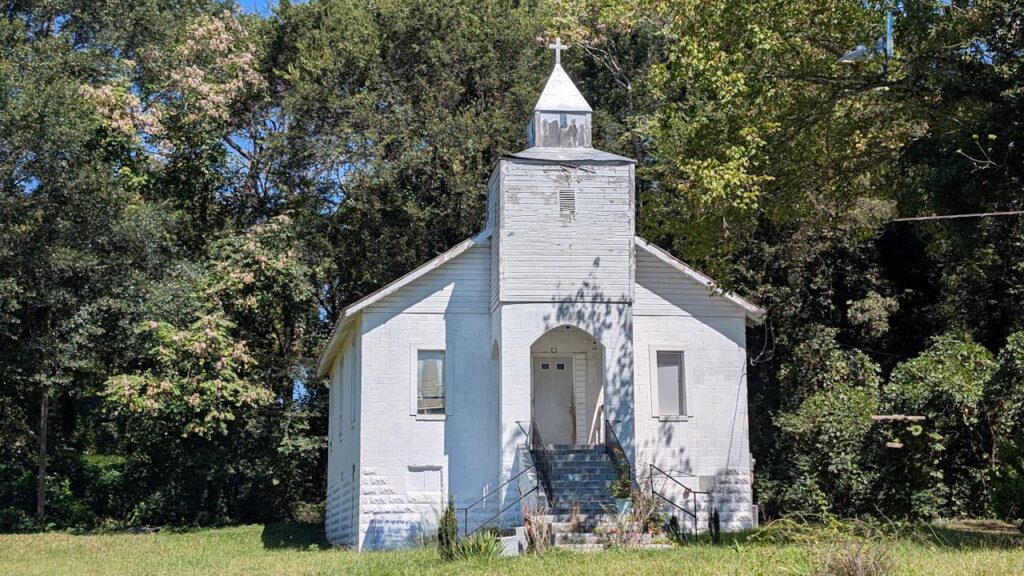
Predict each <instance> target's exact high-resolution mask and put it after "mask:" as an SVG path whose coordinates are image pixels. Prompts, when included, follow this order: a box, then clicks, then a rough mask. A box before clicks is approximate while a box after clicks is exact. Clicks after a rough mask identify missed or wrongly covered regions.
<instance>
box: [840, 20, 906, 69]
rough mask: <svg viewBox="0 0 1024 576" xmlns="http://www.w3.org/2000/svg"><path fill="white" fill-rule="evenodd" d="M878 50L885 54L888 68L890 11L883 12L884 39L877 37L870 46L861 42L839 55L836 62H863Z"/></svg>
mask: <svg viewBox="0 0 1024 576" xmlns="http://www.w3.org/2000/svg"><path fill="white" fill-rule="evenodd" d="M879 52H881V53H883V54H884V55H885V68H886V69H888V67H889V58H892V11H889V12H886V13H885V38H884V39H883V38H879V39H878V40H876V41H875V45H874V46H872V47H870V48H868V47H867V46H864V45H863V44H858V45H857V47H856V48H854V49H853V50H850V51H849V52H847V53H846V54H843V55H842V56H840V57H839V60H836V63H837V64H856V63H857V62H864V61H865V60H870V59H871V58H873V57H874V56H875V54H878V53H879Z"/></svg>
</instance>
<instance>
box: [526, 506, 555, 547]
mask: <svg viewBox="0 0 1024 576" xmlns="http://www.w3.org/2000/svg"><path fill="white" fill-rule="evenodd" d="M522 503H523V504H522V512H523V526H524V527H525V528H526V545H527V548H528V549H529V550H530V551H532V552H536V553H541V552H544V551H545V550H547V549H548V544H549V543H550V542H551V526H550V525H549V524H548V519H547V515H548V507H547V506H546V505H545V504H544V503H543V502H541V500H540V498H532V499H531V498H523V499H522Z"/></svg>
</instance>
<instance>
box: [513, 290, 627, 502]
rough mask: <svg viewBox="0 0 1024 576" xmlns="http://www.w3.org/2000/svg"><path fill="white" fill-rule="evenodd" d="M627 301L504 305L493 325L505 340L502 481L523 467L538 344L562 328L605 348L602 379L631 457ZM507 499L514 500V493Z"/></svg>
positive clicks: (607, 401) (610, 409) (608, 406)
mask: <svg viewBox="0 0 1024 576" xmlns="http://www.w3.org/2000/svg"><path fill="white" fill-rule="evenodd" d="M631 308H632V307H631V305H630V304H629V303H628V302H622V303H609V302H590V301H589V299H582V301H580V302H562V303H527V304H503V305H502V306H501V307H500V308H499V309H498V310H497V311H495V316H497V317H498V318H496V319H495V321H494V326H495V328H496V329H498V330H499V331H500V332H499V333H500V341H501V353H500V357H501V359H500V362H501V450H502V479H503V480H504V479H507V478H510V477H511V476H512V475H514V474H516V473H517V472H518V471H519V470H520V469H521V468H520V465H521V462H520V459H519V458H518V455H517V451H516V446H518V445H519V444H522V443H525V442H526V439H527V431H528V423H529V421H530V419H531V416H532V415H531V409H530V394H531V384H530V383H531V374H530V372H531V360H530V349H531V346H532V345H533V343H534V342H536V341H537V340H538V339H539V338H541V337H542V336H544V334H545V333H547V332H548V331H549V330H551V329H553V328H557V327H559V326H575V327H577V328H579V329H581V330H583V331H584V332H587V333H589V334H591V335H593V336H594V337H595V338H596V339H597V341H598V342H600V343H601V345H602V346H603V347H604V353H603V365H602V366H601V367H600V368H601V369H600V378H601V380H602V381H603V382H604V391H603V392H604V396H605V406H606V410H607V413H608V415H609V418H610V419H611V420H618V421H619V423H617V424H616V430H617V432H618V434H619V436H620V437H621V438H622V440H623V443H624V444H625V448H626V451H627V453H628V454H629V455H630V457H632V438H633V414H632V411H633V402H632V398H633V352H632V349H633V316H632V310H631ZM507 496H509V497H511V496H512V495H511V494H508V495H507Z"/></svg>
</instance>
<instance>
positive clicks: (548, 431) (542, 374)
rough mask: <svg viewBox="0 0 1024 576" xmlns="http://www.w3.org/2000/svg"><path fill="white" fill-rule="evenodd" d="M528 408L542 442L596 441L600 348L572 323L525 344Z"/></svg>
mask: <svg viewBox="0 0 1024 576" xmlns="http://www.w3.org/2000/svg"><path fill="white" fill-rule="evenodd" d="M530 362H531V387H530V390H531V411H532V417H533V420H534V422H535V423H536V424H537V428H538V429H539V430H540V435H541V437H542V438H543V439H544V442H545V443H546V444H554V445H581V444H596V443H597V442H598V440H599V439H600V429H601V417H600V411H601V407H602V404H603V402H604V398H603V393H604V386H603V384H604V377H603V375H604V370H603V365H604V346H602V345H601V344H600V343H599V342H598V341H597V339H596V338H594V337H593V336H592V335H590V334H588V333H587V332H584V331H583V330H580V329H579V328H576V327H574V326H559V327H557V328H553V329H551V330H549V331H547V332H545V333H544V335H543V336H541V337H540V338H538V339H537V341H535V342H534V343H533V345H532V346H531V347H530Z"/></svg>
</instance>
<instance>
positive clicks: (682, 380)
mask: <svg viewBox="0 0 1024 576" xmlns="http://www.w3.org/2000/svg"><path fill="white" fill-rule="evenodd" d="M655 356H656V363H657V373H656V376H655V387H656V388H657V391H656V396H655V398H656V399H657V406H656V410H655V416H685V415H686V376H685V372H684V371H683V353H682V352H678V351H668V350H658V351H657V352H656V353H655Z"/></svg>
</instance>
